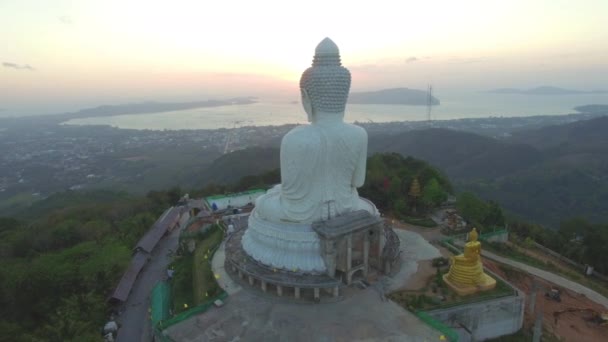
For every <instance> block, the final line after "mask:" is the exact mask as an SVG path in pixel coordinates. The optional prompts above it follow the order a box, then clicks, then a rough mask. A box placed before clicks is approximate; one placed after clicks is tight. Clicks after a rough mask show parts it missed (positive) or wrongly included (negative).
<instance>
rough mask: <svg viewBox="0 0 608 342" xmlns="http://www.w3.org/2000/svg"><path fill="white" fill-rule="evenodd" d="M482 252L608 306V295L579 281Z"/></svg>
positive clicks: (489, 257) (488, 256)
mask: <svg viewBox="0 0 608 342" xmlns="http://www.w3.org/2000/svg"><path fill="white" fill-rule="evenodd" d="M481 254H482V255H483V256H485V257H486V258H488V259H492V260H494V261H498V262H500V263H503V264H506V265H509V266H513V267H515V268H517V269H520V270H523V271H526V272H528V273H530V274H533V275H535V276H537V277H539V278H542V279H545V280H547V281H550V282H552V283H554V284H556V285H559V286H561V287H564V288H567V289H568V290H571V291H574V292H576V293H579V294H582V295H585V296H586V297H587V298H589V299H591V300H592V301H594V302H596V303H599V304H602V305H603V306H604V307H606V308H608V298H606V297H604V296H602V295H601V294H599V293H597V292H595V291H593V290H592V289H590V288H588V287H585V286H583V285H581V284H579V283H576V282H574V281H572V280H569V279H566V278H564V277H562V276H559V275H557V274H554V273H551V272H548V271H544V270H541V269H539V268H536V267H533V266H530V265H526V264H524V263H521V262H518V261H514V260H511V259H507V258H505V257H501V256H499V255H496V254H494V253H492V252H488V251H485V250H484V251H482V252H481Z"/></svg>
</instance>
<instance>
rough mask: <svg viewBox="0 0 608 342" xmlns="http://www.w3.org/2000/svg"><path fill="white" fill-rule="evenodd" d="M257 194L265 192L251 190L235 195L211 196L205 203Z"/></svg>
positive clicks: (262, 190)
mask: <svg viewBox="0 0 608 342" xmlns="http://www.w3.org/2000/svg"><path fill="white" fill-rule="evenodd" d="M259 192H266V190H264V189H253V190H248V191H243V192H237V193H233V194H225V195H213V196H209V197H207V201H209V200H216V199H220V198H229V197H239V196H243V195H251V194H257V193H259Z"/></svg>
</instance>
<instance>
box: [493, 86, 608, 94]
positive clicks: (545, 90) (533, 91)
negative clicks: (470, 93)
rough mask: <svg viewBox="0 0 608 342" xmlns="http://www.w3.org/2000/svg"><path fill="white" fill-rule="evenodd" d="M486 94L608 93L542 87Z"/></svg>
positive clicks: (494, 91) (503, 89)
mask: <svg viewBox="0 0 608 342" xmlns="http://www.w3.org/2000/svg"><path fill="white" fill-rule="evenodd" d="M486 93H493V94H521V95H576V94H606V93H608V91H605V90H591V91H583V90H573V89H565V88H558V87H551V86H541V87H536V88H531V89H517V88H499V89H493V90H488V91H486Z"/></svg>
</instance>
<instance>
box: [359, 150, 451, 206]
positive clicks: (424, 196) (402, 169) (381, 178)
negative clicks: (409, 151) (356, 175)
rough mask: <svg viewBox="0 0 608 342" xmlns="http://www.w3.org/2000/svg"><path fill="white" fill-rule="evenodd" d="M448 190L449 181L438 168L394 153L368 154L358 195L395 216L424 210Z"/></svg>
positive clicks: (442, 196)
mask: <svg viewBox="0 0 608 342" xmlns="http://www.w3.org/2000/svg"><path fill="white" fill-rule="evenodd" d="M412 188H414V189H412ZM412 190H413V191H412ZM451 192H452V185H451V184H450V181H449V180H448V179H447V178H446V177H445V176H444V175H443V174H441V172H439V171H438V170H437V169H435V168H433V167H432V166H430V165H429V164H428V163H426V162H424V161H422V160H418V159H415V158H412V157H407V158H405V157H403V156H401V155H400V154H397V153H385V154H375V155H373V156H371V157H369V158H368V159H367V174H366V176H365V184H364V185H363V187H361V189H359V193H360V195H361V196H363V197H366V198H368V199H369V200H371V201H372V202H374V204H375V205H376V206H377V207H378V208H379V209H380V210H382V211H384V212H390V213H392V214H393V215H395V216H397V217H401V216H406V215H407V216H409V215H420V214H424V213H426V212H428V211H429V210H430V209H432V208H435V207H437V206H438V205H440V204H441V203H443V202H445V200H447V196H448V194H449V193H451Z"/></svg>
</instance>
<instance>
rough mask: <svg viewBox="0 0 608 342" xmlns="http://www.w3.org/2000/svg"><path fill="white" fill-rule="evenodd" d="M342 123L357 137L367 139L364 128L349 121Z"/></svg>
mask: <svg viewBox="0 0 608 342" xmlns="http://www.w3.org/2000/svg"><path fill="white" fill-rule="evenodd" d="M344 125H345V126H346V127H347V129H348V130H349V131H350V132H351V134H352V135H354V136H355V137H357V138H359V139H365V141H367V131H366V130H365V128H363V127H361V126H357V125H354V124H351V123H344Z"/></svg>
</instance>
